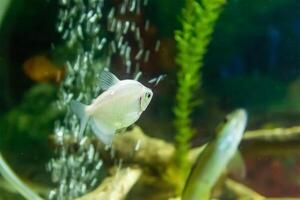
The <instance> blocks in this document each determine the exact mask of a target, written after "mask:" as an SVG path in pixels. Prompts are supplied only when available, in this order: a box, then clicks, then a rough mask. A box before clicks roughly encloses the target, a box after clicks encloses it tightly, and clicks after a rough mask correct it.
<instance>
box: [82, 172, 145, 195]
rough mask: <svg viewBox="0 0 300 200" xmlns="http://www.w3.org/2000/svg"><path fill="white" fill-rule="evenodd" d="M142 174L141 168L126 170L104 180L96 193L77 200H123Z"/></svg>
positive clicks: (93, 192)
mask: <svg viewBox="0 0 300 200" xmlns="http://www.w3.org/2000/svg"><path fill="white" fill-rule="evenodd" d="M141 174H142V170H141V169H140V168H130V167H127V168H124V169H119V170H117V172H116V173H115V174H114V175H112V176H110V177H108V178H106V179H104V181H103V182H102V183H101V185H100V186H99V187H98V188H96V189H95V190H94V191H92V192H90V193H88V194H86V195H84V196H82V197H80V198H77V199H76V200H99V199H105V200H122V199H125V197H126V195H127V193H128V192H129V191H130V189H131V188H132V187H133V185H134V184H135V183H136V182H137V181H138V179H139V178H140V176H141Z"/></svg>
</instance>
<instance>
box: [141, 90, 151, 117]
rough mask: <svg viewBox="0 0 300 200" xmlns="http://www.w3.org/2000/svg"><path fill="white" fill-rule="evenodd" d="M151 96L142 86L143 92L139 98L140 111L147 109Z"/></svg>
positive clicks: (149, 91)
mask: <svg viewBox="0 0 300 200" xmlns="http://www.w3.org/2000/svg"><path fill="white" fill-rule="evenodd" d="M152 96H153V92H152V90H151V89H149V88H147V87H145V86H143V92H142V95H141V97H140V107H141V110H142V111H145V110H146V108H147V107H148V105H149V103H150V101H151V99H152Z"/></svg>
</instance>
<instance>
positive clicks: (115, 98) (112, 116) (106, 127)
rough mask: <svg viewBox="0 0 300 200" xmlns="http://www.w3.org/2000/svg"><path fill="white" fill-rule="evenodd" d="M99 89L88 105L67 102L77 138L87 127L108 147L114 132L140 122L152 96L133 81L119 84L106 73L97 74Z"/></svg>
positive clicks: (119, 81)
mask: <svg viewBox="0 0 300 200" xmlns="http://www.w3.org/2000/svg"><path fill="white" fill-rule="evenodd" d="M100 87H101V88H102V89H103V90H105V91H104V92H103V93H102V94H100V95H99V96H98V97H97V98H96V99H95V100H94V101H93V102H92V104H91V105H84V104H82V103H80V102H78V101H71V109H72V110H73V112H74V113H75V114H76V115H77V116H78V117H79V118H80V134H82V133H83V131H84V129H85V127H86V125H87V124H90V125H91V128H92V130H93V132H94V133H95V134H96V136H97V137H98V138H99V139H100V140H101V141H102V142H103V143H104V144H106V145H110V144H111V143H112V140H113V136H114V133H115V132H116V131H117V130H120V129H123V128H126V127H128V126H130V125H132V124H133V123H135V122H136V121H137V120H138V119H139V118H140V116H141V114H142V112H143V111H145V110H146V108H147V106H148V105H149V103H150V101H151V99H152V96H153V93H152V90H151V89H149V88H147V87H145V86H144V85H142V84H141V83H140V82H138V81H136V80H119V79H118V78H117V77H116V76H115V75H113V74H112V73H110V72H108V71H103V72H102V73H101V75H100Z"/></svg>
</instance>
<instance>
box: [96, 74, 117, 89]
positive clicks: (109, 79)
mask: <svg viewBox="0 0 300 200" xmlns="http://www.w3.org/2000/svg"><path fill="white" fill-rule="evenodd" d="M99 79H100V87H101V89H102V90H107V89H108V88H110V87H111V86H113V85H115V84H116V83H118V82H119V81H120V80H119V79H118V78H117V77H116V76H115V75H113V74H112V73H110V72H109V71H106V70H103V71H102V73H101V74H100V77H99Z"/></svg>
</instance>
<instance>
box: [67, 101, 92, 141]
mask: <svg viewBox="0 0 300 200" xmlns="http://www.w3.org/2000/svg"><path fill="white" fill-rule="evenodd" d="M85 107H86V105H84V104H82V103H80V102H79V101H74V100H72V101H71V110H72V111H73V113H74V114H75V115H76V116H77V117H78V118H79V119H80V130H79V134H80V135H82V134H83V132H84V130H85V127H86V125H87V123H88V121H89V117H88V116H87V115H86V112H85Z"/></svg>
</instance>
